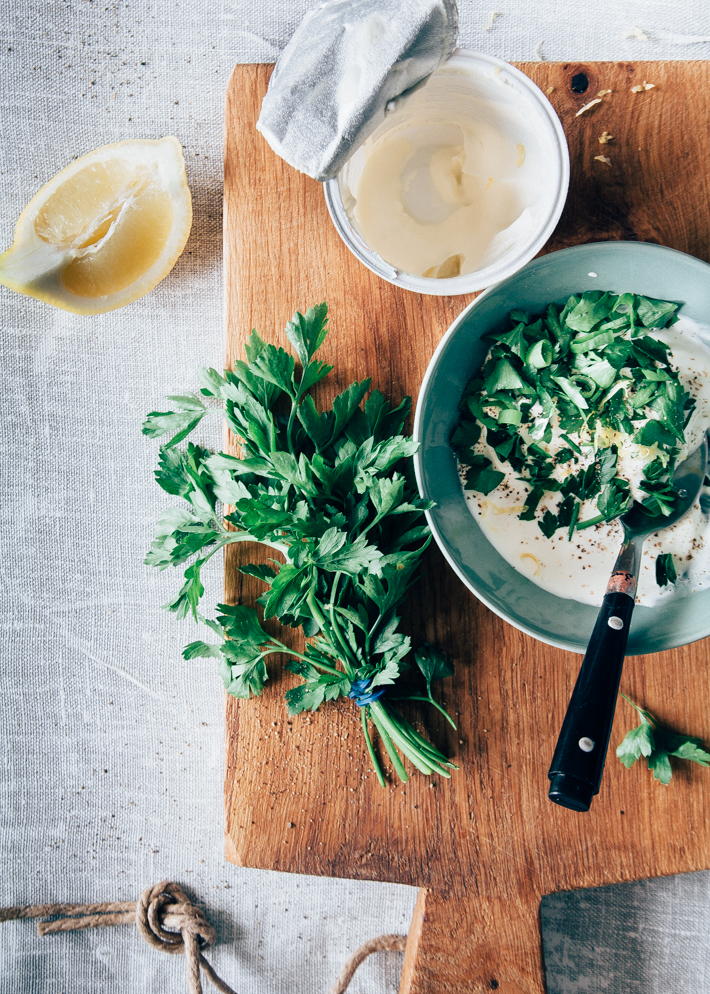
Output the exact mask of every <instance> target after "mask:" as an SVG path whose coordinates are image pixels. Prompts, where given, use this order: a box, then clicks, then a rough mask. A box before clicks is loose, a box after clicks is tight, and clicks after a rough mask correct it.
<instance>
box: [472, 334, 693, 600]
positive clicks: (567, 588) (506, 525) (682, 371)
mask: <svg viewBox="0 0 710 994" xmlns="http://www.w3.org/2000/svg"><path fill="white" fill-rule="evenodd" d="M651 334H652V335H653V336H654V337H655V338H658V339H660V340H661V341H663V342H665V343H666V344H667V345H668V346H669V347H670V349H671V351H672V353H673V364H674V366H675V368H676V369H678V371H679V377H680V382H681V383H682V384H683V386H684V387H685V389H686V390H687V391H688V392H689V393H690V394H691V395H692V396H693V397H694V398H695V401H696V407H695V410H694V412H693V415H692V417H691V419H690V422H689V423H688V427H687V428H686V429H685V437H686V443H685V446H684V448H683V450H682V452H681V455H680V456H679V458H678V462H679V463H680V462H682V461H683V459H685V457H686V456H687V455H690V453H691V452H693V451H694V450H695V449H696V448H697V447H698V445H700V443H701V441H702V438H703V435H704V433H705V432H706V431H708V429H709V428H710V326H706V325H700V324H698V323H696V322H695V321H692V320H691V319H690V318H686V317H682V316H681V317H680V319H679V320H678V322H677V323H676V324H674V325H673V326H672V327H670V328H665V329H662V330H659V329H653V330H652V331H651ZM556 434H557V433H555V435H556ZM615 434H617V433H613V432H612V433H610V435H615ZM555 435H553V440H552V442H551V444H550V449H551V450H554V449H555V448H560V447H561V446H562V445H563V444H564V442H560V443H558V444H556V437H555ZM622 439H623V443H622ZM606 441H607V442H610V443H613V442H614V441H617V439H615V438H611V437H610V438H608V439H607V440H606ZM618 442H619V443H620V444H619V459H618V464H617V466H618V468H617V475H618V476H622V477H625V478H626V479H628V480H629V481H630V483H631V492H632V494H633V495H634V497H637V498H638V499H641V498H642V497H643V496H645V495H644V494H643V493H642V492H641V491H640V490H639V489H638V482H639V481H640V480H641V479H642V472H643V468H644V466H645V465H646V464H647V463H649V462H650V461H652V460H653V459H654V458H655V455H656V451H657V450H656V446H651V447H647V446H639V445H634V444H633V443H631V442H630V441H629V438H628V436H626V435H620V434H619V436H618ZM476 449H477V451H480V452H481V453H483V454H484V455H486V456H487V457H488V458H489V459H490V460H491V461H492V463H493V468H494V469H498V470H500V471H501V472H503V473H505V474H506V478H505V480H504V481H503V482H502V483H501V484H500V486H499V487H497V488H496V489H495V490H494V491H492V492H491V493H490V494H489V495H488V496H487V497H483V496H482V495H481V494H476V493H474V492H473V491H470V490H464V493H465V495H466V502H467V504H468V507H469V510H470V511H471V513H472V514H473V516H474V518H475V519H476V521H477V522H478V524H479V525H480V527H481V530H482V531H483V533H484V535H485V536H486V538H487V539H488V541H489V542H490V543H491V545H492V546H493V547H494V548H495V549H496V551H497V552H499V553H500V555H501V556H502V557H503V558H504V559H505V560H506V562H508V563H510V565H511V566H513V567H514V568H515V569H516V570H518V572H520V573H523V574H524V575H525V576H527V577H529V579H531V580H532V581H533V582H534V583H536V584H537V585H538V586H539V587H542V588H543V589H544V590H548V591H549V592H550V593H552V594H556V595H557V596H558V597H564V598H567V599H573V600H577V601H581V602H582V603H583V604H592V605H594V606H599V605H600V604H601V603H602V599H603V597H604V593H605V591H606V585H607V582H608V580H609V576H610V574H611V571H612V568H613V565H614V561H615V559H616V556H617V553H618V551H619V548H620V547H621V543H622V540H623V528H622V526H621V524H620V523H619V521H618V520H616V521H611V522H606V523H603V524H599V525H596V526H594V527H593V528H591V527H590V528H587V529H585V530H584V531H581V532H575V533H574V535H573V537H572V541H571V542H569V541H568V539H567V533H566V530H559V531H557V532H556V533H555V535H554V536H553V537H552V538H546V537H545V536H544V535H543V533H542V532H541V530H540V528H539V526H538V523H537V521H520V520H519V518H518V517H517V515H518V514H519V513H520V512H521V511H522V509H523V505H524V504H525V499H526V496H527V494H528V492H529V489H528V487H527V486H526V484H524V483H521V482H520V481H519V480H517V479H516V476H517V474H516V473H515V472H514V471H513V470H512V468H511V466H510V465H509V463H501V462H500V461H499V460H498V458H497V456H496V453H495V452H494V451H493V449H491V448H490V447H489V446H488V445H486V444H485V442H484V441H481V442H479V444H478V445H477V446H476ZM561 469H562V472H563V473H565V472H569V471H570V470H569V468H568V469H567V470H565V469H564V468H561ZM464 479H465V470H464V469H463V468H462V471H461V480H462V484H463V480H464ZM560 500H561V497H560V495H559V494H554V495H550V496H549V497H548V498H547V500H546V501H543V502H542V503H541V504H540V507H539V508H538V515H541V514H542V513H544V510H545V508H550V510H552V511H553V513H554V511H555V509H556V507H557V505H558V504H559V503H560ZM595 513H596V511H595V510H594V503H593V501H589V502H588V503H587V505H585V510H584V512H583V514H584V516H585V517H587V518H589V517H591V516H593V515H594V514H595ZM661 553H671V554H672V555H673V560H674V564H675V567H676V571H677V573H678V581H677V583H676V585H675V587H674V586H673V585H669V586H666V587H659V586H658V585H657V583H656V565H655V561H656V557H657V556H658V555H659V554H661ZM708 586H710V487H704V488H703V490H702V491H701V494H700V496H699V498H698V500H696V502H695V504H694V505H693V507H692V508H691V510H690V511H689V512H688V513H687V514H686V515H685V517H683V518H681V520H680V521H678V522H677V523H676V524H675V525H672V526H671V527H670V528H666V529H663V531H659V532H656V533H655V534H653V535H649V536H648V538H647V539H646V541H645V543H644V551H643V558H642V561H641V571H640V575H639V586H638V591H637V594H636V603H637V604H645V605H647V606H652V605H654V604H657V603H658V602H659V601H660V600H661V599H665V598H668V597H673V596H679V595H684V594H690V593H693V592H694V591H696V590H703V589H704V588H706V587H708Z"/></svg>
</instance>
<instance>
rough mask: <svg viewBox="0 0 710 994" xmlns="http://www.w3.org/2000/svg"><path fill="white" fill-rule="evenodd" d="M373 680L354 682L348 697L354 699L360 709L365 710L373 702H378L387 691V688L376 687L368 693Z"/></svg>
mask: <svg viewBox="0 0 710 994" xmlns="http://www.w3.org/2000/svg"><path fill="white" fill-rule="evenodd" d="M371 682H372V678H371V677H370V678H368V679H365V680H353V682H352V686H351V688H350V693H349V694H348V697H352V699H353V700H354V701H355V703H356V704H357V706H358V707H359V708H364V707H365V705H367V704H372V702H373V701H378V700H379V699H380V697H382V695H383V694H384V692H385V691H386V690H387V687H376V688H375V689H374V690H372V691H370V692H369V693H368V689H369V686H370V683H371Z"/></svg>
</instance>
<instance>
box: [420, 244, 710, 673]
mask: <svg viewBox="0 0 710 994" xmlns="http://www.w3.org/2000/svg"><path fill="white" fill-rule="evenodd" d="M608 245H611V246H615V247H616V248H617V250H620V251H622V252H639V251H641V252H644V251H649V252H654V253H663V254H670V255H674V256H682V257H683V258H684V259H685V260H686V261H688V262H690V263H691V264H692V263H694V264H696V265H697V266H698V268H699V269H703V270H705V271H706V272H705V273H704V275H705V276H706V277H710V263H707V262H705V261H704V260H703V259H698V258H697V257H696V256H693V255H689V254H688V253H687V252H681V251H680V250H679V249H674V248H670V247H669V246H666V245H659V244H658V243H656V242H635V241H621V240H619V241H616V240H613V239H606V240H603V241H596V242H584V243H583V244H581V245H573V246H571V247H569V248H565V249H558V250H557V251H555V252H548V253H545V255H542V256H539V257H538V258H536V259H533V260H530V262H528V263H527V264H526V266H524V267H523V268H522V270H518V271H517V272H516V273H512V274H511V275H510V276H508V277H507V278H506V279H505V280H501V281H500V282H498V283H496V284H494V285H493V286H490V287H487V288H486V289H485V290H484V291H483V292H482V293H480V294H479V295H478V296H477V297H476V298H475V300H472V301H471V302H470V303H469V304H467V305H466V307H464V308H463V310H462V311H461V313H460V314H458V315H457V316H456V317H455V318H454V320H453V321H452V323H451V324H450V325H449V327H448V328H447V330H446V332H445V333H444V335H443V336H442V338H441V341H440V342H439V344H438V345H437V347H436V349H435V350H434V352H433V353H432V357H431V359H430V360H429V364H428V365H427V368H426V372H425V374H424V377H423V379H422V382H421V386H420V388H419V394H418V396H417V405H416V409H415V413H414V427H413V430H412V438H413V440H414V441H415V442H416V443H417V446H418V447H417V451H416V452H415V454H414V474H415V478H416V481H417V488H418V490H419V493H420V495H421V494H422V493H423V492H424V490H425V487H424V470H423V461H424V444H423V441H424V439H423V435H424V413H425V408H426V406H427V400H428V396H427V395H428V393H429V385H430V382H431V380H432V379H433V377H434V375H435V373H436V370H437V367H438V364H439V360H440V358H441V355H442V354H443V353H444V352H445V351H446V349H447V348H448V345H449V343H450V341H451V340H452V338H453V337H454V336H455V335H456V333H457V332H458V330H459V328H460V327H461V325H462V324H463V323H464V322H465V321H466V320H467V318H468V315H469V314H470V313H471V312H472V311H473V310H475V308H476V307H477V306H478V305H479V304H480V302H481V301H482V300H485V299H486V298H488V297H489V296H491V295H492V294H493V293H495V292H496V291H498V290H500V288H501V287H502V286H503V285H504V284H505V283H506V282H507V280H509V279H512V278H513V277H514V276H519V275H520V274H521V272H522V271H523V270H524V269H526V268H528V267H532V266H534V265H537V264H539V263H540V262H541V261H542V260H544V259H547V258H549V257H552V256H554V257H555V258H557V257H569V256H572V255H575V254H578V253H580V254H581V253H582V252H583V251H588V250H589V249H590V247H593V246H597V247H600V248H601V247H602V246H608ZM432 510H433V509H432ZM432 510H427V511H426V512H425V515H426V520H427V524H428V525H429V527H430V529H431V533H432V535H433V536H434V540H435V541H436V544H437V546H438V547H439V550H440V552H441V553H442V554H443V556H444V558H445V559H446V561H447V563H448V564H449V566H450V567H451V568H452V569H453V571H454V573H455V574H456V576H458V578H459V580H461V582H462V583H463V584H464V586H465V587H467V588H468V590H470V591H471V593H472V594H473V595H474V596H475V597H476V598H477V599H478V600H479V601H481V603H482V604H485V606H486V607H487V608H489V610H491V611H492V612H493V613H494V614H496V615H497V616H498V617H499V618H502V619H503V620H504V621H505V622H507V623H508V624H509V625H512V626H513V628H517V629H518V630H519V631H521V632H524V633H525V634H526V635H530V636H531V637H532V638H534V639H536V640H537V641H538V642H543V643H545V644H546V645H551V646H554V647H555V648H558V649H564V650H566V651H568V652H575V653H578V654H580V655H581V654H582V653H583V651H584V650H580V649H579V648H578V647H577V646H575V645H573V644H571V643H569V642H566V641H564V640H563V639H557V638H554V637H547V636H545V635H543V634H541V633H540V632H539V631H536V630H534V629H532V628H531V627H529V626H528V625H526V624H524V623H522V622H520V621H518V620H514V619H513V618H511V617H510V616H509V615H508V614H507V613H506V612H505V611H504V610H502V609H501V608H500V607H499V606H498V605H496V604H494V603H493V602H492V601H491V600H490V599H489V598H488V597H487V596H486V595H485V593H482V592H481V591H480V590H478V589H476V587H474V585H473V584H472V583H471V581H470V579H469V578H468V576H467V575H466V573H465V572H464V570H463V569H462V568H461V566H460V564H459V562H458V560H457V558H456V557H455V556H454V555H452V554H451V552H450V551H449V549H448V547H447V542H446V539H445V536H444V535H443V534H442V532H441V530H440V528H439V524H438V521H437V518H436V516H435V515H434V514H433V513H432ZM499 555H500V553H499ZM501 558H502V557H501ZM540 589H543V588H540ZM569 599H570V600H572V601H573V603H581V602H579V601H575V600H574V598H569ZM638 606H643V605H638ZM649 610H652V608H649ZM709 635H710V626H709V627H708V631H707V632H706V633H705V634H704V635H699V636H697V637H696V638H689V639H687V640H686V641H682V642H677V641H675V640H671V641H670V642H669V644H668V645H663V646H661V647H660V648H653V649H644V650H642V651H641V652H627V655H645V654H646V653H647V652H663V651H666V650H668V649H673V648H681V647H682V646H685V645H691V644H692V643H693V642H697V641H700V640H702V639H703V638H707V637H708V636H709Z"/></svg>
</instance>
